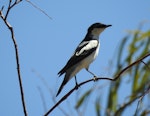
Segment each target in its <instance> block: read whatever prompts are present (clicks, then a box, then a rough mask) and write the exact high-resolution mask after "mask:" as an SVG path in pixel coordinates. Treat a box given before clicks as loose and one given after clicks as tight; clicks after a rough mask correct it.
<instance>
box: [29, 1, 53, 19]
mask: <svg viewBox="0 0 150 116" xmlns="http://www.w3.org/2000/svg"><path fill="white" fill-rule="evenodd" d="M26 1H27V2H28V3H29V4H31V5H32V6H33V7H34V8H36V9H37V10H39V11H40V12H42V13H43V14H44V15H46V16H47V17H48V18H49V19H50V20H52V17H50V16H49V15H48V14H47V13H46V12H45V11H44V10H42V9H41V8H39V7H38V6H37V5H35V4H33V3H32V2H31V1H30V0H26Z"/></svg>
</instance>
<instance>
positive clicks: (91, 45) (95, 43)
mask: <svg viewBox="0 0 150 116" xmlns="http://www.w3.org/2000/svg"><path fill="white" fill-rule="evenodd" d="M86 43H87V42H86ZM86 43H84V44H86ZM97 46H98V41H97V40H91V41H88V44H87V45H86V46H84V47H83V48H82V49H81V50H80V51H78V52H76V56H79V55H81V54H82V53H83V52H84V51H88V50H90V49H92V48H95V47H97Z"/></svg>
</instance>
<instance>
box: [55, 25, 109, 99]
mask: <svg viewBox="0 0 150 116" xmlns="http://www.w3.org/2000/svg"><path fill="white" fill-rule="evenodd" d="M110 26H112V25H106V24H103V23H99V22H97V23H94V24H92V25H91V26H90V27H89V28H88V30H87V34H86V36H85V38H84V39H83V40H82V41H81V42H80V44H79V45H78V46H77V48H76V49H75V51H74V53H73V55H72V56H71V58H70V59H69V60H68V62H67V63H66V65H65V66H64V67H63V68H62V69H61V70H60V71H59V72H58V75H59V76H61V75H63V74H65V76H64V80H63V82H62V84H61V86H60V87H59V90H58V92H57V94H56V97H57V96H58V95H59V94H60V92H61V91H62V89H63V87H64V86H65V85H66V83H67V82H68V81H69V80H70V79H72V78H73V77H75V84H76V86H77V87H78V83H77V79H76V74H77V73H78V72H79V71H80V70H81V69H86V71H87V72H89V73H90V74H92V75H93V76H94V78H95V79H96V77H97V76H96V75H95V74H94V73H92V72H91V71H90V70H89V66H90V64H91V63H92V62H93V61H94V60H95V58H96V57H97V55H98V53H99V47H100V41H99V35H100V34H101V33H102V32H103V31H104V30H105V29H106V28H107V27H110Z"/></svg>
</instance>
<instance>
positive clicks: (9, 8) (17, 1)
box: [4, 0, 22, 20]
mask: <svg viewBox="0 0 150 116" xmlns="http://www.w3.org/2000/svg"><path fill="white" fill-rule="evenodd" d="M21 1H22V0H16V1H15V2H14V3H13V4H12V0H9V4H8V8H7V11H6V15H5V18H4V19H5V20H7V17H8V14H9V12H10V10H11V9H12V8H13V7H14V6H15V5H17V4H18V3H19V2H21ZM11 4H12V5H11Z"/></svg>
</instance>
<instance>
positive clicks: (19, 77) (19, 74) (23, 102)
mask: <svg viewBox="0 0 150 116" xmlns="http://www.w3.org/2000/svg"><path fill="white" fill-rule="evenodd" d="M20 1H21V0H20ZM17 3H18V2H16V3H15V4H13V6H15V5H16V4H17ZM10 5H11V0H10V2H9V8H8V10H7V13H6V16H4V15H3V13H2V11H0V17H1V19H2V20H3V21H4V23H5V25H6V26H7V27H8V29H9V30H10V33H11V39H12V41H13V44H14V48H15V55H16V64H17V73H18V79H19V87H20V93H21V101H22V106H23V111H24V115H25V116H27V110H26V106H25V99H24V92H23V86H22V79H21V73H20V63H19V53H18V46H17V42H16V39H15V35H14V30H13V27H12V26H11V25H10V24H9V23H8V22H7V20H6V19H7V16H8V13H9V11H10V9H11V8H12V7H13V6H12V7H11V6H10Z"/></svg>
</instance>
